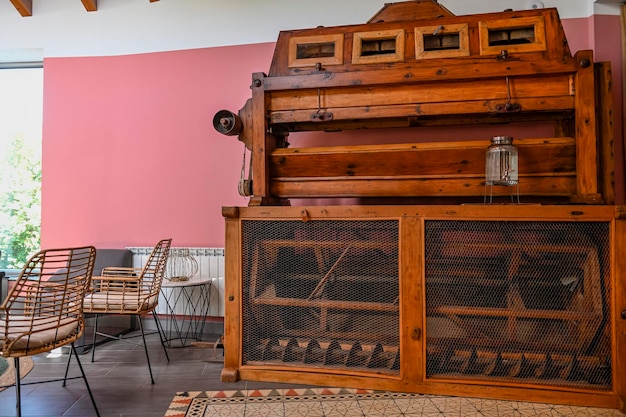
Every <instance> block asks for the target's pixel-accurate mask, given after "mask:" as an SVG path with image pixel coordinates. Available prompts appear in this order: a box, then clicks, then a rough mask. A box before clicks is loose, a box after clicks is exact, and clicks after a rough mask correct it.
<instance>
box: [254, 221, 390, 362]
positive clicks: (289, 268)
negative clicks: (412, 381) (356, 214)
mask: <svg viewBox="0 0 626 417" xmlns="http://www.w3.org/2000/svg"><path fill="white" fill-rule="evenodd" d="M242 229H243V230H242V236H243V242H242V254H243V256H242V259H243V265H242V267H243V274H244V286H243V288H244V290H243V291H244V294H243V296H244V297H243V299H244V305H243V314H244V318H243V363H244V364H259V363H262V364H276V365H280V366H286V365H292V366H307V367H323V368H339V369H347V370H355V371H367V372H372V371H375V372H377V373H389V374H397V373H398V372H399V365H400V363H399V360H400V357H399V336H398V334H399V275H398V222H397V221H391V220H380V221H352V220H350V221H326V220H323V221H309V222H302V221H282V220H279V221H254V220H249V221H243V222H242Z"/></svg>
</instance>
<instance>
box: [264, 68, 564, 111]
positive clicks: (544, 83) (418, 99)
mask: <svg viewBox="0 0 626 417" xmlns="http://www.w3.org/2000/svg"><path fill="white" fill-rule="evenodd" d="M571 85H572V76H571V75H559V76H552V77H550V76H546V77H542V79H541V88H537V78H536V77H525V78H521V77H520V78H511V79H510V91H511V94H512V97H511V99H512V101H513V102H515V101H517V100H519V99H528V98H533V99H543V100H549V99H550V98H560V97H568V96H573V92H572V89H571ZM508 93H509V91H508V88H507V82H506V79H505V77H500V78H499V79H489V80H483V81H482V82H480V83H468V82H466V81H457V82H449V83H435V82H431V83H420V84H407V85H392V86H371V87H338V88H332V89H323V90H318V89H309V90H299V91H296V92H293V91H280V92H273V93H271V94H269V102H268V105H269V110H271V111H284V110H294V109H295V110H297V109H317V108H318V107H322V108H324V109H328V108H335V107H351V106H352V107H360V106H364V105H367V106H372V107H374V106H384V105H391V104H406V103H412V104H418V103H419V104H425V103H441V102H466V101H469V102H472V101H478V100H499V101H501V102H504V101H506V100H507V99H508ZM548 108H549V107H548Z"/></svg>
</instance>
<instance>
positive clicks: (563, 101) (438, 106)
mask: <svg viewBox="0 0 626 417" xmlns="http://www.w3.org/2000/svg"><path fill="white" fill-rule="evenodd" d="M505 101H506V100H486V101H485V100H477V101H466V102H442V103H425V104H422V103H410V104H400V105H386V106H369V105H367V104H363V105H361V106H359V107H343V108H327V109H324V111H327V112H330V113H331V114H332V116H333V117H332V122H333V123H331V124H327V123H326V122H314V121H313V117H312V115H313V113H314V111H313V109H307V110H286V111H281V112H272V113H271V114H270V124H272V125H274V124H293V123H306V124H307V126H308V127H309V128H310V129H311V130H322V129H324V127H327V128H328V127H331V129H332V127H335V128H337V123H340V122H342V121H345V122H346V123H354V121H355V120H363V121H365V123H369V124H371V123H373V122H374V121H376V120H377V119H391V118H399V119H405V120H406V119H407V118H415V120H416V122H415V123H419V122H420V120H421V119H424V120H426V119H440V118H442V117H445V116H464V115H465V116H466V115H477V116H478V117H480V116H486V117H493V118H497V117H502V118H507V117H509V116H510V115H509V114H506V113H497V110H496V108H497V106H499V105H502V104H505ZM515 102H516V103H518V104H519V105H520V106H521V108H522V110H523V113H521V112H520V113H518V114H519V115H520V117H519V118H518V120H519V121H527V120H521V115H526V114H533V112H543V111H548V112H550V113H551V114H553V115H555V114H557V115H558V114H559V112H561V113H567V114H570V113H572V112H573V110H574V98H573V97H570V96H567V97H557V98H550V99H541V100H537V99H535V98H530V99H525V98H524V99H517V100H515ZM513 114H515V113H513ZM562 117H567V116H565V115H562V116H561V117H559V116H553V119H559V118H562ZM406 123H407V127H408V126H410V125H411V123H412V120H407V122H406ZM314 124H315V125H314ZM442 124H447V125H451V124H454V125H458V119H457V120H456V121H455V120H454V117H452V118H450V119H448V120H447V121H446V122H444V123H442ZM293 130H295V128H293Z"/></svg>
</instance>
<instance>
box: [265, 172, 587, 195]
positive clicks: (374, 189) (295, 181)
mask: <svg viewBox="0 0 626 417" xmlns="http://www.w3.org/2000/svg"><path fill="white" fill-rule="evenodd" d="M484 182H485V178H484V175H481V176H476V177H471V178H470V177H464V178H440V179H435V178H432V177H431V178H420V177H409V178H399V177H393V178H389V177H384V178H382V177H379V178H363V177H360V178H349V177H343V178H288V179H282V178H277V179H274V181H272V183H271V187H270V192H271V195H272V196H275V197H279V198H315V197H320V198H323V197H442V196H446V197H481V198H482V197H483V196H484V194H485V192H486V190H485V184H484ZM519 193H520V195H522V196H524V195H530V196H545V197H570V196H572V195H575V193H576V180H575V177H574V175H573V174H571V175H563V176H538V177H522V176H521V175H520V185H519ZM515 194H516V188H515V187H493V195H494V196H514V195H515Z"/></svg>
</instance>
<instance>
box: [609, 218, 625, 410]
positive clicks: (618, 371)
mask: <svg viewBox="0 0 626 417" xmlns="http://www.w3.org/2000/svg"><path fill="white" fill-rule="evenodd" d="M612 245H613V248H614V249H613V250H614V255H613V257H614V258H613V259H614V267H613V280H612V281H613V285H614V286H615V294H614V295H613V300H614V302H615V307H614V310H615V321H614V323H615V327H616V328H615V330H614V333H613V334H614V335H615V341H614V349H615V357H614V358H615V359H614V361H613V375H616V376H620V377H617V378H615V392H616V394H617V396H618V398H619V401H620V404H619V409H620V411H621V412H622V413H626V378H624V377H623V375H624V373H623V370H624V369H626V279H624V277H626V219H625V218H621V219H619V220H617V221H616V222H615V236H614V238H613V244H612Z"/></svg>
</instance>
